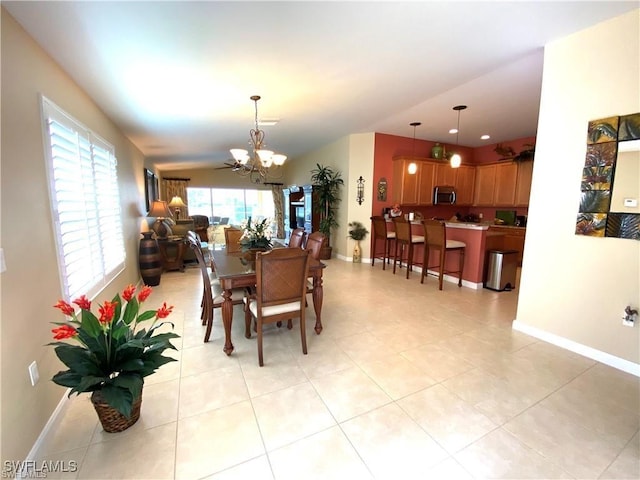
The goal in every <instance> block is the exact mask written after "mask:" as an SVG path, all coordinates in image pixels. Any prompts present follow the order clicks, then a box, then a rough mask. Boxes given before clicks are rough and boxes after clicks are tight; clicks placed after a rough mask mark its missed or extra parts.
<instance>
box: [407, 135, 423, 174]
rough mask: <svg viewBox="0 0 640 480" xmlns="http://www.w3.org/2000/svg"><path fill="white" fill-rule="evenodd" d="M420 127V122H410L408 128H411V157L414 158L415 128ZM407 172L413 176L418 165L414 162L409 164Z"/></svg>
mask: <svg viewBox="0 0 640 480" xmlns="http://www.w3.org/2000/svg"><path fill="white" fill-rule="evenodd" d="M420 125H422V123H420V122H411V123H410V124H409V126H411V127H413V156H414V157H415V156H416V127H419V126H420ZM407 171H408V172H409V174H410V175H415V173H416V172H417V171H418V164H417V163H416V162H411V163H410V164H409V166H408V167H407Z"/></svg>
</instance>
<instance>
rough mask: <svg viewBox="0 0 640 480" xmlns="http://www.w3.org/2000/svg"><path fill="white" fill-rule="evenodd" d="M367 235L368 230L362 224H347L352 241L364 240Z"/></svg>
mask: <svg viewBox="0 0 640 480" xmlns="http://www.w3.org/2000/svg"><path fill="white" fill-rule="evenodd" d="M367 233H369V230H367V229H366V228H365V227H364V225H363V224H362V223H360V222H351V223H349V237H350V238H351V239H352V240H364V237H366V236H367Z"/></svg>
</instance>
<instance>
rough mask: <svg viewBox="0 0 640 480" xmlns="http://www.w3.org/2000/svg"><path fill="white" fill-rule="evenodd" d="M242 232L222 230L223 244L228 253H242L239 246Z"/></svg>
mask: <svg viewBox="0 0 640 480" xmlns="http://www.w3.org/2000/svg"><path fill="white" fill-rule="evenodd" d="M243 233H244V232H243V231H242V230H240V229H239V228H234V227H228V228H225V229H224V243H225V245H226V248H227V252H228V253H235V252H241V251H242V245H240V238H242V234H243Z"/></svg>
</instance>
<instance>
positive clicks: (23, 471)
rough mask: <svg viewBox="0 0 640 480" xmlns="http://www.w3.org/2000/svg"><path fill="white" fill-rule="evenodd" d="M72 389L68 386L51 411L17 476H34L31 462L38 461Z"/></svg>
mask: <svg viewBox="0 0 640 480" xmlns="http://www.w3.org/2000/svg"><path fill="white" fill-rule="evenodd" d="M70 391H71V389H70V388H67V389H66V390H65V392H64V395H62V398H61V399H60V401H59V402H58V405H57V406H56V408H55V409H54V410H53V413H51V416H50V417H49V420H47V423H46V424H45V426H44V428H43V429H42V431H41V432H40V435H38V438H37V439H36V443H34V444H33V447H31V450H30V451H29V453H28V454H27V458H26V459H25V462H24V463H23V468H22V469H21V470H20V471H18V472H16V478H33V472H32V471H31V472H30V471H28V469H29V465H33V464H32V463H30V462H34V461H36V458H37V457H38V451H39V450H40V448H41V447H42V444H43V443H44V439H45V438H46V436H47V435H48V434H49V431H50V430H51V428H52V427H53V425H54V424H55V423H56V420H57V419H58V416H59V415H60V414H61V413H62V411H63V410H64V409H65V408H66V406H67V402H68V401H69V392H70Z"/></svg>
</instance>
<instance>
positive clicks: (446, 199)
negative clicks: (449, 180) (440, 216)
mask: <svg viewBox="0 0 640 480" xmlns="http://www.w3.org/2000/svg"><path fill="white" fill-rule="evenodd" d="M433 204H434V205H455V204H456V189H455V188H453V187H449V186H447V185H443V186H439V187H434V188H433Z"/></svg>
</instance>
